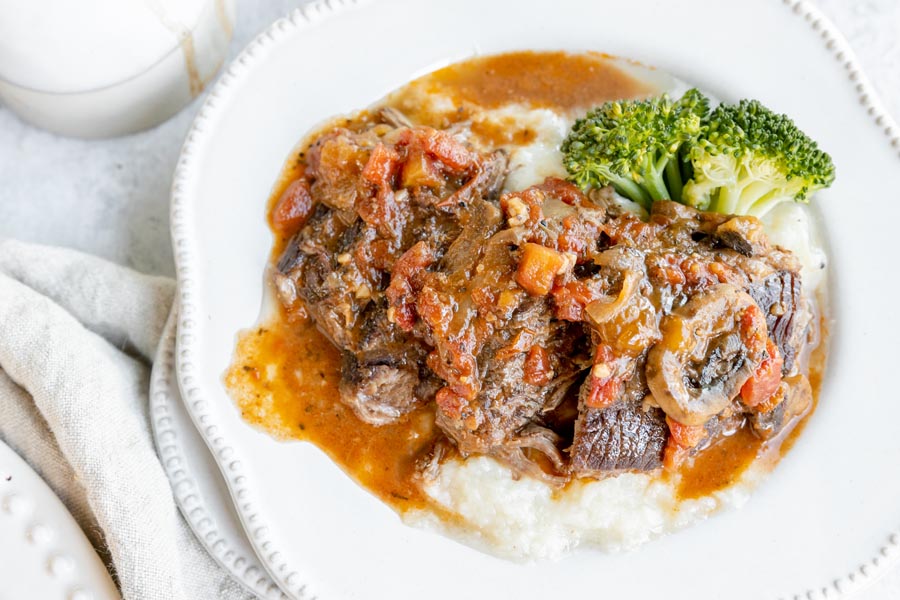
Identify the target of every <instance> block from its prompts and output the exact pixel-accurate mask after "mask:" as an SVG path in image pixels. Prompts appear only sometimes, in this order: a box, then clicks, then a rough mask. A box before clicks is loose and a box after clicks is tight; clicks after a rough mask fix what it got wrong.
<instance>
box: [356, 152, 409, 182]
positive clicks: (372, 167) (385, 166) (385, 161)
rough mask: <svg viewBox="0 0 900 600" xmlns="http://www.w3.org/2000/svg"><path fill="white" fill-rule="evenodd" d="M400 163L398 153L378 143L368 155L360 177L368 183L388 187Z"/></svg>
mask: <svg viewBox="0 0 900 600" xmlns="http://www.w3.org/2000/svg"><path fill="white" fill-rule="evenodd" d="M399 165H400V155H399V154H398V153H397V151H396V150H394V149H393V148H389V147H388V146H386V145H384V144H382V143H379V144H378V145H377V146H375V148H374V149H373V150H372V154H370V155H369V160H368V161H366V166H365V167H363V170H362V177H363V179H365V180H366V181H368V182H369V183H371V184H372V185H375V186H379V187H390V185H391V179H392V178H393V177H394V174H395V173H396V172H397V168H398V167H399Z"/></svg>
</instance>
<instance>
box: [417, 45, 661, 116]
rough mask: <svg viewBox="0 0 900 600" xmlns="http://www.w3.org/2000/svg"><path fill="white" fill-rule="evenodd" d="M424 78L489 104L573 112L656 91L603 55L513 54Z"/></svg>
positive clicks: (462, 98) (467, 63) (452, 67)
mask: <svg viewBox="0 0 900 600" xmlns="http://www.w3.org/2000/svg"><path fill="white" fill-rule="evenodd" d="M523 75H524V76H523ZM423 79H424V80H426V81H429V82H430V83H431V84H432V85H433V86H434V88H436V89H437V90H439V91H444V90H447V91H450V93H451V94H452V95H453V96H454V97H455V98H457V100H458V101H462V102H472V103H474V104H478V105H480V106H484V107H486V108H496V107H498V106H502V105H504V104H508V103H510V102H517V103H521V104H525V105H530V106H534V107H553V108H561V109H564V110H569V109H573V108H580V107H589V106H592V105H594V104H599V103H602V102H605V101H607V100H617V99H620V98H635V97H639V96H644V95H646V94H648V93H650V92H651V89H650V88H649V87H647V86H646V85H645V84H643V83H641V82H640V81H637V80H636V79H634V78H633V77H631V76H629V75H628V74H627V73H625V72H623V71H622V70H621V69H619V68H617V67H616V66H615V64H614V63H613V62H612V60H611V57H610V56H607V55H604V54H599V53H585V54H570V53H568V52H512V53H509V54H500V55H495V56H485V57H481V58H473V59H471V60H467V61H465V62H462V63H457V64H454V65H450V66H449V67H445V68H443V69H441V70H439V71H436V72H434V73H432V74H430V75H427V76H425V78H423Z"/></svg>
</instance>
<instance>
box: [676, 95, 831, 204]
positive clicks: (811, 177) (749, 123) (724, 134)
mask: <svg viewBox="0 0 900 600" xmlns="http://www.w3.org/2000/svg"><path fill="white" fill-rule="evenodd" d="M689 156H690V161H691V164H692V165H693V169H694V172H693V179H692V180H691V181H689V182H688V183H687V184H685V186H684V191H683V200H684V203H685V204H689V205H691V206H695V207H697V208H700V209H704V210H707V209H711V210H715V211H716V212H720V213H727V214H740V215H744V214H749V215H754V216H757V217H761V216H763V215H765V214H766V213H767V212H768V211H769V210H771V209H772V208H773V207H775V206H776V205H777V204H779V203H780V202H784V201H789V200H796V201H799V202H809V196H810V194H811V193H812V192H814V191H815V190H818V189H821V188H825V187H828V186H829V185H831V182H832V181H834V164H833V163H832V161H831V157H830V156H829V155H828V154H826V153H825V152H823V151H821V150H819V147H818V145H817V144H816V142H814V141H813V140H811V139H810V138H809V137H808V136H807V135H806V134H805V133H803V132H802V131H800V129H798V128H797V126H796V125H795V124H794V122H793V121H791V119H789V118H788V117H787V116H785V115H779V114H776V113H773V112H772V111H771V110H769V109H768V108H766V107H765V106H763V105H762V104H760V103H759V102H758V101H756V100H741V102H740V103H739V104H738V105H736V106H735V105H727V104H721V105H719V106H718V107H717V108H716V109H715V110H714V111H713V112H712V114H711V115H710V116H709V121H708V123H707V125H706V132H705V133H704V134H703V135H702V136H701V138H700V139H699V140H697V141H696V142H695V143H694V144H692V146H691V148H690V151H689Z"/></svg>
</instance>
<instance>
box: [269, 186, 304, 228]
mask: <svg viewBox="0 0 900 600" xmlns="http://www.w3.org/2000/svg"><path fill="white" fill-rule="evenodd" d="M312 205H313V201H312V195H310V192H309V183H308V182H307V181H306V179H304V178H300V179H297V180H296V181H293V182H291V184H290V185H289V186H287V189H285V190H284V192H283V193H282V194H281V198H279V199H278V202H277V203H276V204H275V209H274V210H273V211H272V227H274V228H275V230H276V231H277V232H279V233H283V234H287V235H290V234H292V233H294V232H296V231H297V230H299V229H300V228H301V227H303V225H305V224H306V220H307V219H308V218H309V215H310V213H311V212H312Z"/></svg>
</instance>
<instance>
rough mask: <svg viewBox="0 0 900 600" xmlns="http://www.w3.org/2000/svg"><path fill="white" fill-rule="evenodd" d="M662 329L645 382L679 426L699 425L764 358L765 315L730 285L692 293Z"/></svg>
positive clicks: (725, 402) (723, 405) (720, 407)
mask: <svg viewBox="0 0 900 600" xmlns="http://www.w3.org/2000/svg"><path fill="white" fill-rule="evenodd" d="M661 331H662V340H661V341H660V342H659V343H658V344H656V345H654V346H653V348H651V349H650V352H649V354H648V356H647V370H646V375H647V385H648V387H649V388H650V391H651V392H652V394H653V397H654V398H655V399H656V401H657V402H658V403H659V406H660V407H661V408H662V409H663V410H664V411H665V412H666V414H667V415H668V416H669V417H671V418H672V419H674V420H676V421H678V422H679V423H681V424H684V425H690V426H696V425H703V424H704V423H706V421H707V420H709V418H710V417H712V416H714V415H716V414H718V413H720V412H721V411H722V410H724V409H725V408H726V407H727V406H728V404H729V402H730V401H731V400H732V399H733V398H734V397H735V396H736V395H737V394H738V393H739V392H740V389H741V386H743V385H744V383H745V382H746V381H747V379H749V378H750V376H751V375H752V374H753V372H754V371H755V370H756V368H757V367H758V366H759V364H760V362H762V360H763V358H764V357H765V347H766V343H765V341H766V337H767V335H768V333H767V329H766V320H765V316H764V315H763V313H762V311H761V310H760V309H759V307H758V306H757V305H756V303H755V302H754V301H753V298H751V297H750V295H749V294H747V293H746V292H744V291H742V290H740V289H739V288H737V287H735V286H732V285H727V284H723V285H718V286H716V287H714V288H712V289H710V290H709V291H706V292H702V293H700V294H697V295H696V296H694V297H693V298H691V300H690V301H689V302H688V303H687V304H685V305H684V306H683V307H681V308H679V309H677V310H676V311H675V312H673V313H672V314H671V315H668V316H667V317H666V318H665V319H663V322H662V324H661Z"/></svg>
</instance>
